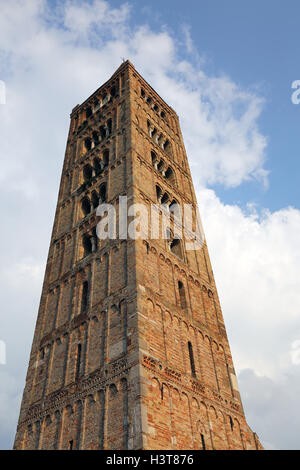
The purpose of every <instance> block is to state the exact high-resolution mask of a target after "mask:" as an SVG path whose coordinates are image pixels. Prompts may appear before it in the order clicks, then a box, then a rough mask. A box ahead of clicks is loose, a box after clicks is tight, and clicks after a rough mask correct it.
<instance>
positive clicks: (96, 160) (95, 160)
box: [93, 157, 102, 176]
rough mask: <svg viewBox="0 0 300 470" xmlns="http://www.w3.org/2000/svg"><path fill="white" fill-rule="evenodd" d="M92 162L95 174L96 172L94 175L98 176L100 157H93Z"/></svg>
mask: <svg viewBox="0 0 300 470" xmlns="http://www.w3.org/2000/svg"><path fill="white" fill-rule="evenodd" d="M93 163H94V169H95V174H96V176H98V175H99V174H100V173H101V171H102V165H101V161H100V158H98V157H95V158H94V160H93Z"/></svg>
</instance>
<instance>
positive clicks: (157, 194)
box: [14, 61, 261, 449]
mask: <svg viewBox="0 0 300 470" xmlns="http://www.w3.org/2000/svg"><path fill="white" fill-rule="evenodd" d="M120 196H123V198H122V197H120ZM125 196H126V197H127V202H125V208H126V207H127V208H128V207H129V206H130V205H131V204H133V203H135V204H141V205H143V207H146V208H150V206H151V205H158V204H164V207H166V208H167V209H166V210H168V207H169V209H170V207H171V206H172V205H173V204H175V203H177V204H180V205H183V204H192V207H193V208H194V209H195V208H196V204H197V202H196V197H195V192H194V188H193V183H192V179H191V174H190V170H189V166H188V161H187V157H186V152H185V148H184V144H183V139H182V135H181V131H180V126H179V120H178V116H177V115H176V113H175V112H174V111H173V109H172V108H170V107H169V106H168V105H167V104H166V103H165V102H164V101H163V100H162V99H161V97H160V96H159V95H158V94H157V93H156V92H155V91H154V90H153V89H152V88H151V86H150V85H149V84H148V83H147V82H146V81H145V80H144V79H143V78H142V77H141V76H140V75H139V74H138V72H137V71H136V70H135V68H134V67H133V65H132V64H131V63H130V62H128V61H127V62H124V63H123V64H122V65H121V66H120V67H119V68H118V70H117V71H116V72H115V73H114V75H113V76H112V77H111V78H110V80H108V81H107V82H106V83H105V84H104V85H103V86H101V87H100V88H99V89H98V90H96V91H95V93H93V95H92V96H90V97H89V98H88V99H87V100H86V101H85V102H84V103H82V104H81V105H77V106H76V107H75V108H74V109H73V111H72V113H71V122H70V130H69V136H68V141H67V147H66V154H65V160H64V166H63V171H62V177H61V184H60V190H59V196H58V203H57V209H56V214H55V220H54V226H53V232H52V237H51V243H50V249H49V255H48V260H47V266H46V272H45V279H44V284H43V290H42V296H41V301H40V307H39V314H38V318H37V323H36V328H35V334H34V339H33V345H32V350H31V355H30V362H29V367H28V373H27V378H26V385H25V389H24V394H23V401H22V406H21V412H20V417H19V424H18V429H17V434H16V439H15V445H14V448H15V449H260V448H261V444H260V443H259V441H258V438H257V436H256V434H255V433H253V432H252V431H251V430H250V428H249V427H248V425H247V423H246V420H245V416H244V412H243V407H242V403H241V399H240V394H239V391H238V385H237V379H236V376H235V372H234V367H233V363H232V358H231V354H230V349H229V344H228V339H227V336H226V331H225V326H224V322H223V317H222V313H221V308H220V304H219V300H218V295H217V290H216V286H215V281H214V277H213V272H212V268H211V265H210V260H209V255H208V251H207V246H206V243H205V242H204V244H203V245H202V247H201V248H200V249H197V250H191V249H187V248H186V246H187V245H186V243H187V242H186V240H185V238H182V239H180V238H177V236H176V230H177V229H176V227H177V222H178V220H177V219H178V217H177V216H176V217H175V215H172V214H173V213H172V210H170V213H171V215H170V221H171V223H170V226H169V227H167V232H168V236H169V237H168V238H167V237H164V238H163V237H157V238H154V237H149V236H147V235H144V232H143V230H141V232H140V235H141V236H140V237H138V238H130V237H128V236H126V232H124V230H123V233H121V232H122V230H118V229H117V234H116V236H115V237H110V238H107V239H100V238H99V236H97V235H98V231H96V227H97V224H98V221H99V220H102V219H100V218H99V217H98V211H97V214H96V208H97V207H98V206H99V204H101V203H109V204H111V205H112V207H113V208H114V209H115V211H116V214H117V216H116V217H117V220H116V226H117V227H120V221H121V218H123V215H124V200H126V198H125ZM126 205H127V206H126ZM121 206H122V207H121ZM121 209H122V211H121ZM149 213H150V211H149ZM129 215H131V217H129V219H128V220H129V221H130V220H132V219H133V217H132V216H133V215H134V214H133V213H129ZM159 216H160V213H159ZM125 218H126V217H125ZM143 235H144V236H143Z"/></svg>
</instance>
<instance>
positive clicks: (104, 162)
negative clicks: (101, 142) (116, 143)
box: [103, 149, 109, 166]
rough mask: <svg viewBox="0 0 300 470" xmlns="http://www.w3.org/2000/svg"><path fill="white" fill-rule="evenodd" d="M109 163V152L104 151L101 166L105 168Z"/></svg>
mask: <svg viewBox="0 0 300 470" xmlns="http://www.w3.org/2000/svg"><path fill="white" fill-rule="evenodd" d="M108 163H109V150H108V149H105V150H104V152H103V164H104V166H107V165H108Z"/></svg>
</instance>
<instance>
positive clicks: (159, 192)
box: [156, 186, 161, 202]
mask: <svg viewBox="0 0 300 470" xmlns="http://www.w3.org/2000/svg"><path fill="white" fill-rule="evenodd" d="M160 198H161V189H160V187H159V186H156V199H157V200H158V202H160Z"/></svg>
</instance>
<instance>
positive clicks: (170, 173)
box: [165, 166, 175, 183]
mask: <svg viewBox="0 0 300 470" xmlns="http://www.w3.org/2000/svg"><path fill="white" fill-rule="evenodd" d="M165 178H166V179H167V180H168V181H169V183H175V177H174V171H173V170H172V168H171V167H170V166H169V167H168V168H167V171H166V173H165Z"/></svg>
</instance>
